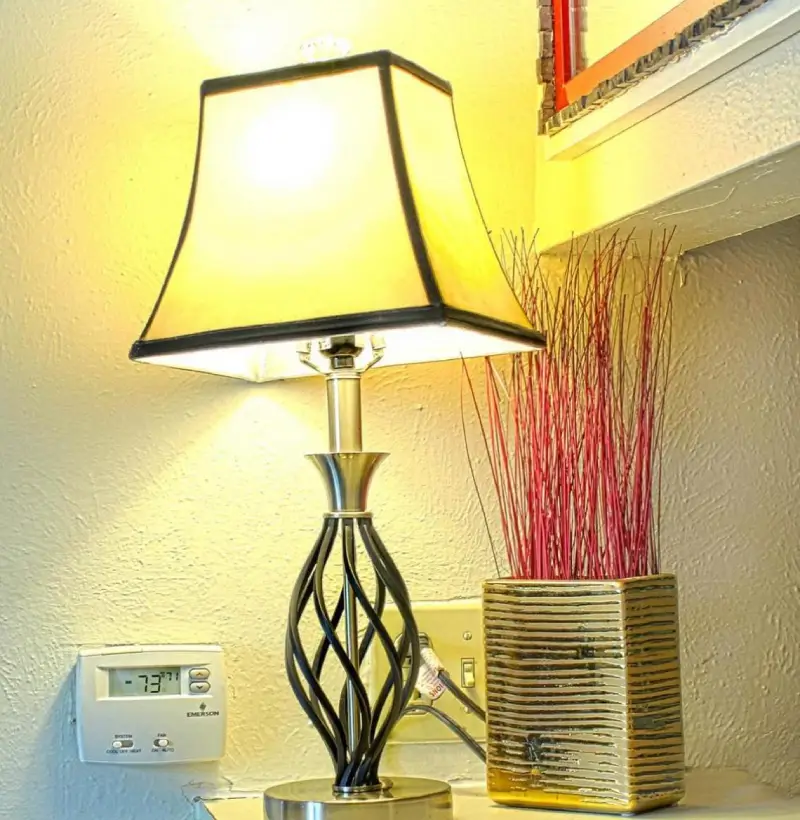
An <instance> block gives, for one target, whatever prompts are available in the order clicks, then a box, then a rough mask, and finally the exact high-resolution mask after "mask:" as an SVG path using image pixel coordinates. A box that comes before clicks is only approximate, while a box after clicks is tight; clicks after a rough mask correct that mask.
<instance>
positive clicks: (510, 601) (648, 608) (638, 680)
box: [483, 575, 684, 812]
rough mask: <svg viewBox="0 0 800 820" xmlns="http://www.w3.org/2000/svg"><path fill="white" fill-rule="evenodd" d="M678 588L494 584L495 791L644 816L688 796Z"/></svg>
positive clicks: (489, 666) (665, 578) (643, 581)
mask: <svg viewBox="0 0 800 820" xmlns="http://www.w3.org/2000/svg"><path fill="white" fill-rule="evenodd" d="M677 598H678V596H677V585H676V580H675V577H674V576H672V575H653V576H648V577H645V578H630V579H625V580H622V581H514V580H499V581H488V582H486V584H485V585H484V596H483V600H484V630H485V643H486V690H487V737H488V764H487V783H488V789H489V793H490V795H491V797H492V799H493V800H495V801H497V802H499V803H506V804H510V805H521V806H539V807H548V808H560V809H579V810H591V811H604V812H639V811H646V810H649V809H653V808H657V807H660V806H666V805H671V804H673V803H676V802H677V801H678V800H680V799H681V797H682V796H683V794H684V759H683V729H682V722H681V688H680V653H679V634H678V600H677Z"/></svg>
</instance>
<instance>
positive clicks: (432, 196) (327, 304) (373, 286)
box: [131, 51, 543, 381]
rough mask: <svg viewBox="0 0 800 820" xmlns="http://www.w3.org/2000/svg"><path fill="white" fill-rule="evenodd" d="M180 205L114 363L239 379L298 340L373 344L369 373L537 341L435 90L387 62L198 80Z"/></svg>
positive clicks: (268, 367) (285, 372)
mask: <svg viewBox="0 0 800 820" xmlns="http://www.w3.org/2000/svg"><path fill="white" fill-rule="evenodd" d="M200 96H201V108H200V129H199V137H198V143H197V155H196V160H195V169H194V178H193V181H192V188H191V194H190V198H189V204H188V208H187V212H186V217H185V220H184V223H183V229H182V230H181V233H180V238H179V240H178V246H177V249H176V251H175V254H174V257H173V260H172V264H171V266H170V269H169V273H168V274H167V277H166V281H165V282H164V285H163V288H162V290H161V294H160V296H159V298H158V301H157V302H156V305H155V308H154V310H153V312H152V315H151V316H150V319H149V321H148V322H147V325H146V326H145V329H144V331H143V333H142V336H141V338H140V339H139V340H138V341H137V342H136V343H135V344H134V345H133V347H132V349H131V358H132V359H134V360H137V361H146V362H151V363H154V364H163V365H170V366H173V367H181V368H186V369H190V370H200V371H205V372H210V373H217V374H220V375H227V376H235V377H239V378H243V379H249V380H251V381H268V380H271V379H280V378H289V377H293V376H303V375H307V374H309V373H310V371H309V370H308V369H307V368H306V367H305V366H304V365H303V364H302V363H301V362H300V360H299V358H298V355H297V352H296V351H297V347H298V343H301V342H306V341H314V340H317V339H322V338H327V337H330V336H338V335H344V334H347V335H349V334H380V335H381V336H382V337H383V339H384V340H385V343H386V348H385V356H384V358H383V360H382V362H381V364H382V365H387V364H403V363H409V362H417V361H429V360H438V359H448V358H457V357H460V356H476V355H490V354H498V353H503V352H514V351H520V350H525V349H530V348H532V347H540V346H541V345H542V344H543V338H542V336H541V335H540V334H539V333H537V332H535V331H534V330H533V329H532V328H531V326H530V323H529V321H528V319H527V317H526V316H525V314H524V312H523V310H522V308H521V307H520V305H519V302H518V301H517V299H516V297H515V295H514V292H513V290H512V288H511V287H510V285H509V284H508V282H507V280H506V278H505V275H504V273H503V270H502V268H501V266H500V263H499V261H498V259H497V256H496V254H495V252H494V249H493V247H492V244H491V241H490V239H489V236H488V233H487V230H486V226H485V224H484V222H483V218H482V216H481V213H480V209H479V207H478V204H477V201H476V199H475V195H474V192H473V189H472V185H471V183H470V179H469V175H468V172H467V169H466V166H465V164H464V160H463V156H462V152H461V147H460V143H459V139H458V132H457V130H456V124H455V117H454V112H453V106H452V92H451V89H450V86H449V85H448V84H447V83H446V82H444V81H443V80H441V79H439V78H437V77H434V76H433V75H431V74H430V73H428V72H427V71H425V70H423V69H422V68H420V67H418V66H416V65H414V64H412V63H409V62H407V61H406V60H403V59H401V58H399V57H397V56H396V55H394V54H392V53H390V52H385V51H382V52H375V53H371V54H361V55H356V56H353V57H347V58H343V59H337V60H330V61H327V62H321V63H311V64H304V65H299V66H293V67H289V68H283V69H278V70H275V71H267V72H264V73H259V74H250V75H242V76H235V77H224V78H218V79H213V80H207V81H206V82H204V83H203V85H202V87H201V94H200Z"/></svg>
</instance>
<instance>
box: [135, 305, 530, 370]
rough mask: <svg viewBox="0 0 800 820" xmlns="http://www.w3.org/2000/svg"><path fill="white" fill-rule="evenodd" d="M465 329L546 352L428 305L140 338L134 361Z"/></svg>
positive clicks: (481, 319) (506, 331) (512, 328)
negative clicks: (424, 329)
mask: <svg viewBox="0 0 800 820" xmlns="http://www.w3.org/2000/svg"><path fill="white" fill-rule="evenodd" d="M437 324H438V325H446V324H454V325H462V326H465V327H469V328H472V329H474V330H483V331H487V332H490V333H492V334H493V335H495V336H502V337H504V338H506V339H511V340H512V341H519V342H525V343H528V344H530V346H531V347H544V346H545V337H544V335H543V334H541V333H539V332H537V331H535V330H528V329H527V328H524V327H520V326H519V325H512V324H509V323H507V322H499V321H497V320H495V319H490V318H489V317H487V316H483V315H481V314H479V313H470V312H469V311H466V310H454V309H453V308H449V307H447V306H445V305H429V306H425V307H418V308H402V309H399V310H385V311H378V312H375V313H355V314H348V315H346V316H326V317H324V318H320V319H310V320H304V321H299V322H282V323H281V324H273V325H255V326H252V327H234V328H225V329H223V330H209V331H206V332H204V333H193V334H191V335H189V336H176V337H174V338H171V339H153V340H152V341H147V340H142V339H140V340H139V341H137V342H134V344H133V347H131V352H130V358H131V359H132V360H133V361H139V360H142V359H146V358H148V357H150V356H163V355H166V354H170V353H189V352H194V351H198V350H210V349H213V348H220V347H233V346H236V345H245V344H255V343H258V342H292V341H303V340H305V339H319V338H324V337H326V336H337V335H344V334H352V333H380V332H381V331H382V330H390V329H397V328H402V327H414V326H416V325H437Z"/></svg>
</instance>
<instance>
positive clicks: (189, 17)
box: [0, 0, 536, 820]
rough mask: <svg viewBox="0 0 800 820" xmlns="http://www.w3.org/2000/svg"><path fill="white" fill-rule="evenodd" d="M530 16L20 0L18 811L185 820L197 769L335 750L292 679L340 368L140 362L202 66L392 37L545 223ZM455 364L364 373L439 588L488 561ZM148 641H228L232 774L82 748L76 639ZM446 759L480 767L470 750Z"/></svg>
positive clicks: (1, 684) (2, 797) (383, 479)
mask: <svg viewBox="0 0 800 820" xmlns="http://www.w3.org/2000/svg"><path fill="white" fill-rule="evenodd" d="M535 31H536V26H535V8H534V5H533V4H531V3H526V2H522V0H519V2H517V0H515V1H514V2H505V3H502V4H479V3H470V4H464V3H462V2H459V0H448V1H447V2H442V1H441V0H439V2H425V1H424V0H409V1H408V2H404V3H391V4H387V3H385V2H381V1H379V0H360V2H348V3H335V4H334V3H326V2H319V0H317V2H301V1H300V0H296V1H295V2H293V3H291V4H288V3H285V2H277V0H272V1H271V2H270V0H261V1H260V2H257V3H253V2H250V0H226V2H224V3H222V2H213V1H212V0H191V2H190V0H183V1H182V0H169V2H166V0H136V2H130V0H39V1H38V2H36V3H33V4H32V3H30V2H27V0H6V2H3V3H2V4H0V53H2V58H3V63H4V65H5V66H6V71H5V72H4V74H5V77H4V80H3V83H2V84H0V112H2V115H0V145H2V147H3V152H2V153H3V164H2V170H1V171H0V225H2V228H1V229H0V270H1V272H2V281H3V289H2V295H0V305H1V306H2V307H0V334H1V335H0V339H2V342H1V344H2V347H1V348H0V349H1V350H2V367H1V368H0V395H2V397H3V426H2V428H1V430H0V441H2V452H3V470H2V471H1V472H0V521H2V524H3V546H2V549H1V550H0V584H2V594H1V595H0V624H2V633H0V634H2V643H3V647H4V653H5V657H4V665H3V669H2V670H0V727H1V728H2V737H3V742H2V746H3V749H4V750H6V751H7V753H6V754H4V755H2V756H1V757H0V818H5V817H14V818H17V817H24V818H25V819H26V820H50V818H58V820H78V818H81V820H83V818H101V817H102V818H114V820H129V819H132V818H136V820H167V818H170V819H171V818H180V817H186V816H188V815H189V812H190V807H189V804H188V802H187V800H186V799H185V798H184V795H183V793H182V789H183V791H184V792H185V794H186V795H187V797H189V796H191V795H192V794H193V793H195V792H196V790H197V787H196V786H193V785H191V784H193V783H199V782H208V783H211V784H212V785H219V786H223V785H224V784H225V782H226V779H229V780H230V781H231V782H232V783H234V784H235V786H236V787H238V788H251V787H256V786H258V785H260V784H263V783H264V782H265V781H266V780H267V779H270V780H275V779H279V778H292V777H298V776H302V775H308V774H312V773H325V772H327V770H328V769H327V762H326V759H325V755H324V752H323V751H322V750H321V749H320V746H319V743H318V742H317V741H316V739H315V737H314V736H313V735H312V733H311V731H310V730H309V729H308V728H307V727H306V724H305V721H304V720H303V719H302V718H301V713H300V711H299V708H298V707H297V705H296V704H295V702H294V701H293V699H292V696H291V694H290V692H289V689H288V685H287V684H286V682H285V680H284V677H283V672H282V659H283V633H284V623H285V612H286V607H287V603H288V599H289V594H290V588H291V584H292V579H293V578H294V576H295V575H296V573H297V572H298V570H299V568H300V565H301V563H302V560H303V558H304V556H305V554H306V553H307V551H308V550H309V549H310V547H311V544H312V543H313V539H314V537H315V535H316V530H317V528H318V526H319V524H320V521H321V511H322V510H323V509H324V507H323V504H324V499H323V492H322V487H321V483H320V481H319V479H318V477H317V476H316V475H315V471H314V470H313V468H312V467H311V466H310V465H309V464H307V463H306V462H305V460H304V459H303V458H302V455H303V453H306V452H315V451H318V450H320V449H323V448H324V446H325V435H324V431H325V427H324V416H323V413H324V391H323V386H322V384H321V382H320V381H319V380H314V379H309V380H304V381H302V382H299V383H295V384H280V385H272V386H266V387H258V388H254V387H248V386H243V385H238V384H232V383H230V382H228V381H225V380H222V379H215V378H212V377H202V376H192V375H188V374H181V373H178V372H170V371H168V370H162V369H158V368H148V367H145V366H134V365H133V364H131V363H129V362H128V361H127V351H128V348H129V346H130V343H131V342H132V341H133V340H134V339H135V338H136V337H137V336H138V334H139V332H140V330H141V328H142V326H143V323H144V321H145V318H146V317H147V315H148V313H149V311H150V308H151V307H152V304H153V301H154V299H155V297H156V295H157V293H158V288H159V285H160V282H161V281H162V280H163V276H164V273H165V271H166V268H167V265H168V262H169V259H170V256H171V253H172V250H173V248H174V243H175V241H176V239H177V235H178V231H179V228H180V224H181V220H182V216H183V211H184V208H185V204H186V197H187V194H188V187H189V181H190V171H191V164H192V160H193V154H194V143H195V137H196V120H197V101H198V87H199V84H200V82H201V80H202V79H204V78H205V77H208V76H215V75H220V74H230V73H236V72H244V71H254V70H259V69H264V68H270V67H274V66H278V65H282V64H286V63H292V62H296V61H297V59H298V54H299V47H300V44H301V43H302V42H303V41H304V40H306V39H307V38H312V37H316V36H319V35H324V34H329V33H330V34H334V35H340V36H344V37H347V38H349V39H350V41H351V42H352V43H353V48H354V50H359V51H363V50H369V49H372V48H378V47H381V48H384V47H391V48H393V49H394V50H396V51H398V52H399V53H401V54H404V55H405V56H407V57H409V58H411V59H414V60H416V61H418V62H420V63H422V64H423V65H425V66H427V67H428V68H430V69H431V70H433V71H436V72H439V73H441V74H442V75H443V76H445V77H447V78H448V79H450V80H451V81H452V82H453V84H454V86H455V89H456V106H457V110H458V114H459V118H460V125H461V129H462V135H463V140H464V143H465V151H466V153H467V156H468V159H469V161H470V166H471V169H472V172H473V176H474V181H475V184H476V186H477V188H478V190H479V191H480V193H481V197H482V199H483V201H484V204H485V210H486V216H487V218H488V220H489V222H490V223H491V224H492V225H494V226H496V227H498V228H501V227H517V226H520V225H527V226H530V224H531V223H532V207H533V160H534V146H533V141H532V139H531V137H532V135H533V134H534V133H535V130H536V108H535V106H533V105H529V104H527V102H526V101H527V100H531V99H532V98H533V96H534V93H535V83H536V79H535V65H534V57H535V50H536V33H535ZM458 373H459V369H458V366H457V365H442V366H438V367H430V368H426V367H417V368H414V369H411V370H408V371H404V370H397V371H393V372H383V373H376V374H375V375H374V376H370V377H369V378H368V379H367V381H366V385H365V388H366V389H365V392H366V397H365V401H366V407H365V414H366V415H365V419H366V425H367V429H366V444H367V446H372V447H373V448H376V449H380V448H388V449H389V450H391V451H392V453H393V455H392V458H391V459H390V460H389V461H388V462H387V464H386V466H385V467H384V468H382V473H381V475H380V476H379V479H378V480H376V486H375V493H374V504H375V507H376V509H378V510H380V515H379V518H378V523H379V525H380V527H381V529H382V532H383V535H384V538H385V540H386V541H387V543H388V544H390V545H392V546H393V549H394V552H395V555H396V557H397V560H398V561H399V563H400V565H401V566H402V567H404V568H405V570H406V571H407V574H408V580H409V583H410V586H411V590H412V592H413V594H414V596H416V597H418V598H441V597H452V596H456V595H461V594H465V593H468V594H474V593H476V592H477V590H478V589H479V582H480V580H481V579H482V578H483V577H485V576H486V575H487V574H488V573H489V572H490V567H491V560H490V557H489V553H488V550H487V548H486V545H485V543H484V541H483V539H482V525H481V523H480V517H479V515H478V511H477V507H476V503H475V501H474V498H473V493H472V491H471V488H470V485H469V481H468V478H467V474H466V469H465V463H464V457H463V452H462V444H461V428H460V422H459V416H458ZM432 555H434V556H437V558H436V560H432V561H425V560H424V559H425V558H426V557H428V556H432ZM127 641H131V642H135V641H139V642H153V641H155V642H160V641H178V642H186V641H218V642H220V643H222V644H223V645H224V646H225V647H226V649H227V660H228V664H229V672H230V681H231V684H232V702H231V725H230V733H229V739H230V742H229V751H228V756H227V758H226V759H225V761H224V762H223V764H222V765H221V766H220V767H217V766H214V765H204V766H195V767H188V768H184V769H179V770H166V769H165V770H163V771H156V772H154V771H152V770H150V771H142V770H141V769H121V768H115V767H114V768H105V767H99V766H83V765H81V764H79V763H78V762H77V760H76V750H75V744H74V727H73V726H72V725H71V717H72V713H73V704H72V694H71V691H72V690H71V686H72V681H71V678H70V672H71V668H72V665H73V663H74V659H75V654H76V651H77V648H78V647H79V646H80V645H81V644H87V643H106V642H127ZM10 750H13V753H11V751H10ZM439 758H441V756H439ZM431 761H434V754H433V753H431V754H430V755H429V762H431ZM402 762H403V761H402V760H400V761H399V762H398V765H401V764H402ZM425 766H426V764H425V763H424V762H420V763H419V764H418V766H417V769H416V770H417V771H421V770H423V768H424V767H425ZM420 767H423V768H420ZM437 768H438V770H439V773H440V774H441V775H459V774H464V773H470V772H471V773H473V774H475V773H477V769H475V768H474V767H472V768H470V764H469V759H468V757H467V756H466V755H465V754H463V753H462V752H461V751H460V750H458V751H453V753H452V754H451V755H450V756H449V757H447V758H444V759H439V761H438V766H432V767H431V769H430V770H431V772H432V773H433V772H434V770H435V769H437Z"/></svg>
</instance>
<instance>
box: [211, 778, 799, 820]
mask: <svg viewBox="0 0 800 820" xmlns="http://www.w3.org/2000/svg"><path fill="white" fill-rule="evenodd" d="M453 795H454V805H455V811H454V814H455V820H511V818H512V817H516V816H517V815H518V816H519V818H520V820H587V818H589V817H596V818H600V817H610V816H612V815H587V814H580V813H576V812H560V811H559V812H553V811H538V810H531V809H510V808H504V807H502V806H497V805H495V804H494V803H492V802H490V801H489V799H488V798H487V797H486V794H485V793H484V791H483V784H453ZM196 816H197V818H198V820H209V818H213V820H264V814H263V808H262V802H261V799H260V798H259V797H238V798H237V797H235V796H231V797H226V798H219V799H213V800H203V801H200V802H199V803H198V804H197V815H196ZM641 816H642V817H643V818H647V820H661V818H664V820H673V818H674V820H696V819H697V820H699V819H700V818H703V820H705V818H716V820H728V818H730V820H761V818H769V820H777V818H780V820H789V818H791V819H792V820H800V799H791V798H789V797H786V796H783V795H781V794H779V793H778V792H776V791H775V790H774V789H771V788H770V787H768V786H762V785H760V784H759V783H757V782H756V781H754V780H753V779H752V778H751V777H749V776H748V775H747V774H745V773H744V772H739V771H735V770H722V771H693V772H690V773H689V776H688V778H687V795H686V799H685V800H684V801H683V802H682V803H681V805H680V806H676V807H674V808H671V809H662V810H661V811H655V812H651V813H649V814H646V815H641Z"/></svg>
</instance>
